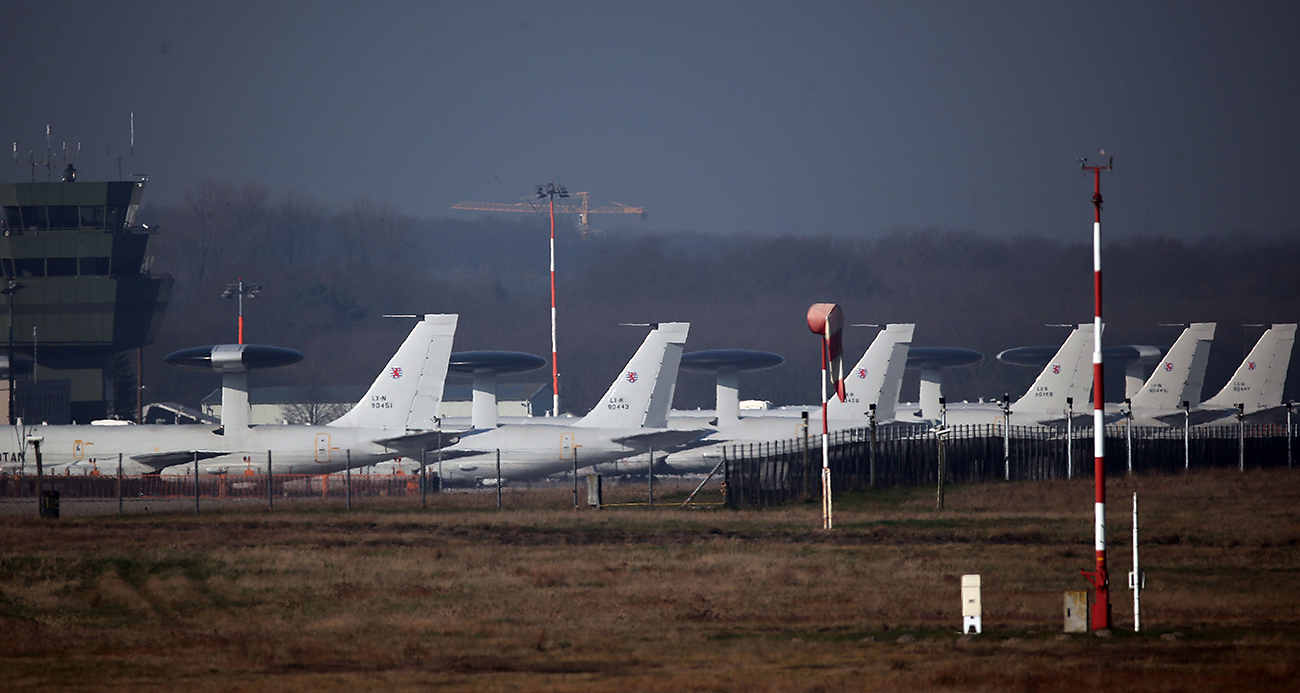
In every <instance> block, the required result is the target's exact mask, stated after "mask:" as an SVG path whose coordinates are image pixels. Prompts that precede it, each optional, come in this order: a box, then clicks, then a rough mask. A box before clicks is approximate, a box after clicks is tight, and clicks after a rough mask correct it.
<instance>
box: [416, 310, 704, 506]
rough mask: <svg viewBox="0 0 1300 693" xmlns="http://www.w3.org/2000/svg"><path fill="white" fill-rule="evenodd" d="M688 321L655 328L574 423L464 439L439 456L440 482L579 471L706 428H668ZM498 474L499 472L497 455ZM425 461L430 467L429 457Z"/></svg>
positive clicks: (518, 427)
mask: <svg viewBox="0 0 1300 693" xmlns="http://www.w3.org/2000/svg"><path fill="white" fill-rule="evenodd" d="M689 328H690V324H689V323H679V322H670V323H659V324H658V325H656V326H654V329H653V330H651V332H650V334H649V335H647V336H646V338H645V341H644V342H643V343H642V344H641V348H640V349H638V350H637V352H636V354H635V355H633V356H632V360H630V361H628V363H627V366H626V367H624V369H623V370H622V371H621V372H620V373H619V375H618V377H616V378H615V379H614V382H613V384H611V385H610V386H609V390H608V391H607V392H606V393H605V396H604V397H602V398H601V399H600V402H599V403H598V404H597V405H596V407H595V408H593V409H592V410H591V412H589V413H588V414H587V415H586V416H584V417H582V418H581V419H574V420H572V421H571V422H566V421H561V420H555V419H548V420H546V421H545V422H543V423H534V424H505V425H502V426H500V427H497V428H490V429H486V430H471V431H468V432H465V433H463V434H461V440H460V442H458V443H456V444H455V445H452V446H450V447H447V448H445V449H444V450H443V451H442V463H441V464H442V469H441V475H442V476H441V478H442V480H443V483H445V484H447V485H451V486H464V485H473V484H495V483H497V482H498V480H500V481H504V482H509V481H524V480H529V479H538V478H542V477H545V476H549V475H551V474H556V473H559V472H564V471H568V470H572V469H573V466H574V460H575V456H576V459H577V466H578V467H580V468H581V467H586V466H591V465H594V464H600V463H603V462H612V461H614V460H618V459H623V458H625V457H630V456H632V455H636V454H639V453H643V452H645V451H647V450H663V449H669V448H672V447H675V446H677V445H681V444H684V443H687V442H689V441H692V440H694V439H696V438H698V437H700V436H701V435H703V434H705V433H707V432H708V429H694V430H674V429H668V428H666V426H667V423H668V409H669V407H670V406H671V405H672V399H673V392H674V390H675V388H676V384H677V369H678V366H679V365H680V362H681V358H682V346H683V345H684V344H685V343H686V333H687V331H688V329H689ZM498 454H499V455H500V459H501V471H500V476H499V477H498V474H497V466H496V465H497V456H498ZM426 463H428V464H433V461H432V460H430V459H428V458H426Z"/></svg>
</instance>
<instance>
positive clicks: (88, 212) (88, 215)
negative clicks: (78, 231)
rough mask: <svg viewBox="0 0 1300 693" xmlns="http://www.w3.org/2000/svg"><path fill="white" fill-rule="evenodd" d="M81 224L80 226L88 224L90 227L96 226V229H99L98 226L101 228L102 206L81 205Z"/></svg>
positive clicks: (102, 221) (102, 222)
mask: <svg viewBox="0 0 1300 693" xmlns="http://www.w3.org/2000/svg"><path fill="white" fill-rule="evenodd" d="M81 225H82V226H90V227H92V228H97V229H99V228H103V227H104V208H103V207H102V206H96V207H82V208H81Z"/></svg>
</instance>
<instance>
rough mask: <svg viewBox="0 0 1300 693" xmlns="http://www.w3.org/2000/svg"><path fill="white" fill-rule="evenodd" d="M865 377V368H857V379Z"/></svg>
mask: <svg viewBox="0 0 1300 693" xmlns="http://www.w3.org/2000/svg"><path fill="white" fill-rule="evenodd" d="M865 377H867V369H865V368H859V369H858V379H859V380H861V379H862V378H865Z"/></svg>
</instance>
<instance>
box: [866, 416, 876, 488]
mask: <svg viewBox="0 0 1300 693" xmlns="http://www.w3.org/2000/svg"><path fill="white" fill-rule="evenodd" d="M869 406H870V408H871V413H870V414H868V415H867V421H868V423H870V424H871V470H870V475H871V479H870V484H869V485H870V486H871V488H875V487H876V405H875V404H871V405H869Z"/></svg>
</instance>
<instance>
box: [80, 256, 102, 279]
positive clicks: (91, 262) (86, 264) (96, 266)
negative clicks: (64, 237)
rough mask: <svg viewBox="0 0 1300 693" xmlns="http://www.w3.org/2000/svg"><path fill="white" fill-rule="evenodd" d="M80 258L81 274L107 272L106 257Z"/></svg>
mask: <svg viewBox="0 0 1300 693" xmlns="http://www.w3.org/2000/svg"><path fill="white" fill-rule="evenodd" d="M80 260H81V274H82V275H83V276H84V275H97V274H98V275H104V274H108V258H106V257H83V258H80Z"/></svg>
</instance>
